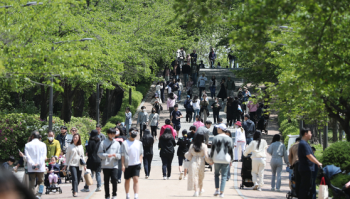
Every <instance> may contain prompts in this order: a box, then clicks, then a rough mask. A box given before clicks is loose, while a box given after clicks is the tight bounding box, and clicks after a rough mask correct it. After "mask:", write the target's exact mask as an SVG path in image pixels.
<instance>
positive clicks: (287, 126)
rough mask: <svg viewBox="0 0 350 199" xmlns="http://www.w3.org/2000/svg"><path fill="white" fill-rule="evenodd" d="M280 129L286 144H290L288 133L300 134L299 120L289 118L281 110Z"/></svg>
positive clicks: (279, 116)
mask: <svg viewBox="0 0 350 199" xmlns="http://www.w3.org/2000/svg"><path fill="white" fill-rule="evenodd" d="M278 124H279V126H280V127H279V131H280V132H281V134H282V137H283V139H284V145H285V146H286V147H287V146H288V141H289V137H288V135H299V127H298V122H297V120H295V119H292V120H289V119H288V118H287V117H286V116H285V114H284V113H282V112H280V113H279V115H278Z"/></svg>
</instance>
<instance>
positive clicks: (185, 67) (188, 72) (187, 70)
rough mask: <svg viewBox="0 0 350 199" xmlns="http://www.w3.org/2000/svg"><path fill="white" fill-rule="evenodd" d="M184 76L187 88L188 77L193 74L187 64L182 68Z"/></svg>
mask: <svg viewBox="0 0 350 199" xmlns="http://www.w3.org/2000/svg"><path fill="white" fill-rule="evenodd" d="M182 74H183V75H184V83H185V86H186V85H187V81H188V75H189V74H191V66H190V65H188V63H187V62H186V64H185V65H183V66H182Z"/></svg>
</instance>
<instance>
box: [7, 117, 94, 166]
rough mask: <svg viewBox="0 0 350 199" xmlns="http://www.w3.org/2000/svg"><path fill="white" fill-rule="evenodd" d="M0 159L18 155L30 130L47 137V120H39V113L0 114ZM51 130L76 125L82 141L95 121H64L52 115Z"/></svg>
mask: <svg viewBox="0 0 350 199" xmlns="http://www.w3.org/2000/svg"><path fill="white" fill-rule="evenodd" d="M0 118H1V119H0V160H6V159H7V158H9V156H14V157H18V149H19V150H21V151H23V150H24V146H25V144H26V143H27V140H28V138H29V137H30V135H31V133H32V131H34V130H38V131H39V132H40V134H41V135H42V136H43V138H42V140H43V141H44V140H46V139H47V131H48V122H47V121H42V120H40V116H39V115H35V114H25V113H11V114H3V115H0ZM52 121H53V128H52V130H53V131H54V132H55V133H56V135H57V134H58V133H60V127H61V126H62V125H65V126H67V127H68V129H70V128H71V127H77V129H78V132H79V134H80V135H81V139H82V143H85V141H86V140H88V138H89V133H90V131H91V130H93V129H95V128H96V121H95V120H93V119H90V118H86V117H81V118H75V117H72V118H71V122H69V123H64V121H63V120H61V119H60V118H58V117H53V120H52Z"/></svg>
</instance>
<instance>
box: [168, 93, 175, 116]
mask: <svg viewBox="0 0 350 199" xmlns="http://www.w3.org/2000/svg"><path fill="white" fill-rule="evenodd" d="M176 99H177V95H175V94H174V93H170V94H169V95H168V100H167V102H166V105H167V110H169V114H170V117H171V112H173V110H174V106H175V104H176Z"/></svg>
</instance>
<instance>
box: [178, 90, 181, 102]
mask: <svg viewBox="0 0 350 199" xmlns="http://www.w3.org/2000/svg"><path fill="white" fill-rule="evenodd" d="M177 94H178V95H177V96H178V97H179V101H180V100H181V91H177Z"/></svg>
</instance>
